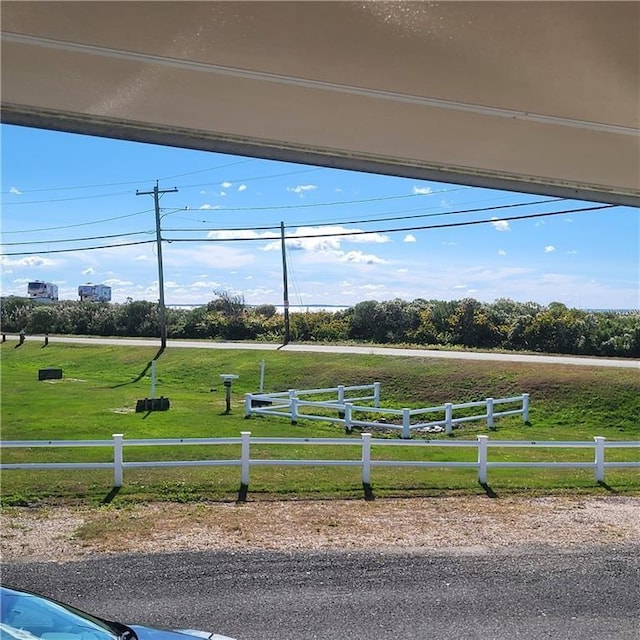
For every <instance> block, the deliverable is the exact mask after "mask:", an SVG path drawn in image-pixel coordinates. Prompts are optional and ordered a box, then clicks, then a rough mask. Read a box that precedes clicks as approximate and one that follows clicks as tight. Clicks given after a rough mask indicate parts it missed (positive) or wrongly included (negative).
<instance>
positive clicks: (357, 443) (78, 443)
mask: <svg viewBox="0 0 640 640" xmlns="http://www.w3.org/2000/svg"><path fill="white" fill-rule="evenodd" d="M181 445H198V446H205V445H207V446H208V445H212V446H215V445H239V446H240V458H238V459H220V460H210V459H206V460H162V461H151V460H150V461H144V462H140V461H137V462H134V461H131V462H125V460H124V448H125V446H126V447H141V446H172V447H174V446H181ZM253 445H293V446H295V447H300V446H304V445H312V446H318V445H331V446H336V445H338V446H347V447H358V448H360V450H361V451H360V453H361V455H360V458H359V459H353V460H330V459H320V460H308V459H278V460H274V459H262V458H260V459H258V458H252V457H251V447H252V446H253ZM388 446H392V447H397V446H401V447H419V448H424V447H427V448H429V447H466V448H472V449H476V451H477V457H476V460H475V461H469V462H461V461H446V460H381V459H375V460H374V459H372V456H371V449H372V447H376V448H378V447H388ZM34 447H110V448H112V450H113V461H112V462H47V463H38V462H29V463H27V462H20V463H9V464H0V471H8V470H12V469H27V470H39V469H112V470H113V486H114V487H122V486H123V483H124V471H125V469H141V468H146V467H211V466H217V467H223V466H232V467H240V477H241V485H242V486H243V487H245V488H246V487H248V486H249V475H250V469H251V467H259V466H316V467H320V466H325V467H326V466H335V467H360V468H361V469H362V482H363V484H365V485H369V484H371V469H372V468H373V467H466V468H470V469H476V470H477V475H478V482H480V483H482V484H484V483H486V482H487V475H488V470H489V469H500V468H502V469H505V468H526V467H546V468H554V469H559V468H572V469H591V470H593V472H594V477H595V480H596V482H604V477H605V470H606V469H610V468H614V467H616V468H637V469H640V461H637V462H634V461H631V462H629V461H606V460H605V452H606V450H607V449H620V448H635V449H639V450H640V441H608V440H606V438H603V437H600V436H597V437H595V438H594V439H593V442H591V441H578V442H556V441H528V440H489V437H488V436H486V435H479V436H478V437H477V440H401V439H396V440H394V439H386V438H384V439H383V438H372V437H371V434H370V433H362V434H361V438H360V439H356V438H265V437H252V436H251V432H249V431H243V432H242V433H241V437H239V438H170V439H157V440H148V439H132V440H125V439H124V436H123V435H122V434H114V435H113V439H112V440H13V441H6V442H0V448H3V449H6V448H23V449H24V448H29V449H31V448H34ZM490 447H495V448H505V447H519V448H527V449H539V448H543V449H545V448H552V447H553V448H562V449H576V448H578V449H592V450H593V452H594V455H593V462H579V461H565V462H561V461H538V462H536V461H518V462H499V461H489V455H488V450H489V448H490Z"/></svg>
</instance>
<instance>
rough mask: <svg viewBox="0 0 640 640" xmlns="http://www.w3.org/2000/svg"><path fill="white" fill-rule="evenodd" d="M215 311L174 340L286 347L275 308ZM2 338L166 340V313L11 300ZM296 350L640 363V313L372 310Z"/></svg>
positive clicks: (438, 306) (323, 317)
mask: <svg viewBox="0 0 640 640" xmlns="http://www.w3.org/2000/svg"><path fill="white" fill-rule="evenodd" d="M215 295H216V297H215V298H214V299H213V300H211V301H210V302H209V303H207V304H206V305H203V306H200V307H196V308H193V309H173V308H167V309H166V323H167V334H168V337H169V338H178V339H179V338H192V339H193V338H212V339H219V340H259V341H270V342H271V341H282V340H283V336H284V333H285V331H284V328H285V325H284V316H283V314H281V313H279V312H278V311H277V309H276V307H275V306H274V305H269V304H265V305H259V306H249V305H247V304H245V301H244V298H243V297H242V296H239V295H233V294H230V293H228V292H224V291H223V292H216V293H215ZM0 323H1V326H2V331H3V332H6V333H17V332H19V331H21V330H24V331H25V332H26V333H27V335H28V334H44V333H51V334H71V335H88V336H128V337H157V336H158V335H159V318H158V305H157V304H156V303H153V302H147V301H144V300H128V301H127V302H125V303H122V304H117V303H111V304H100V303H92V302H76V301H61V302H54V303H50V304H42V303H38V302H35V301H33V300H29V299H28V298H21V297H17V296H10V297H6V298H3V299H2V304H1V307H0ZM289 324H290V338H291V341H293V342H307V341H315V342H328V343H329V342H330V343H340V342H358V343H375V344H389V345H390V344H394V345H403V346H421V347H431V348H437V347H447V348H469V349H499V350H508V351H530V352H541V353H558V354H572V355H588V356H607V357H629V358H637V357H640V312H638V311H637V310H636V311H631V312H627V313H621V312H608V311H585V310H580V309H573V308H568V307H566V306H565V305H564V304H561V303H559V302H552V303H551V304H549V305H541V304H537V303H535V302H515V301H513V300H509V299H499V300H496V301H494V302H493V303H484V302H479V301H477V300H474V299H473V298H464V299H462V300H454V301H443V300H424V299H416V300H413V301H411V302H409V301H405V300H400V299H395V300H386V301H381V302H379V301H376V300H366V301H364V302H359V303H357V304H355V305H354V306H353V307H349V308H348V309H345V310H340V311H300V312H295V313H291V314H290V315H289Z"/></svg>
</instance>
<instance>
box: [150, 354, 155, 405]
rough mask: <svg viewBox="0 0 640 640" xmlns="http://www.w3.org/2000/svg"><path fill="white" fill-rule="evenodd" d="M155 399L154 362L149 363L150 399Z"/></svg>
mask: <svg viewBox="0 0 640 640" xmlns="http://www.w3.org/2000/svg"><path fill="white" fill-rule="evenodd" d="M155 397H156V361H155V360H152V361H151V399H152V400H153V399H154V398H155Z"/></svg>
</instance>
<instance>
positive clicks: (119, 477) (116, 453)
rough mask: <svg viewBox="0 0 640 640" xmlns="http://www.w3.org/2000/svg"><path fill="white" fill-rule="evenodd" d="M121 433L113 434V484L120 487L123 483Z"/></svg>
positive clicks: (122, 436)
mask: <svg viewBox="0 0 640 640" xmlns="http://www.w3.org/2000/svg"><path fill="white" fill-rule="evenodd" d="M123 438H124V435H123V434H122V433H114V434H113V486H114V487H121V486H122V484H123V473H122V470H123V458H124V456H123V454H122V439H123Z"/></svg>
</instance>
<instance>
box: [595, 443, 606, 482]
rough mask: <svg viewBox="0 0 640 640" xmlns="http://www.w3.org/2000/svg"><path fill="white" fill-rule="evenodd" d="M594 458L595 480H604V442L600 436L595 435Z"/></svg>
mask: <svg viewBox="0 0 640 640" xmlns="http://www.w3.org/2000/svg"><path fill="white" fill-rule="evenodd" d="M594 441H595V460H594V467H595V472H596V482H604V442H605V438H603V437H602V436H595V438H594Z"/></svg>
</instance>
